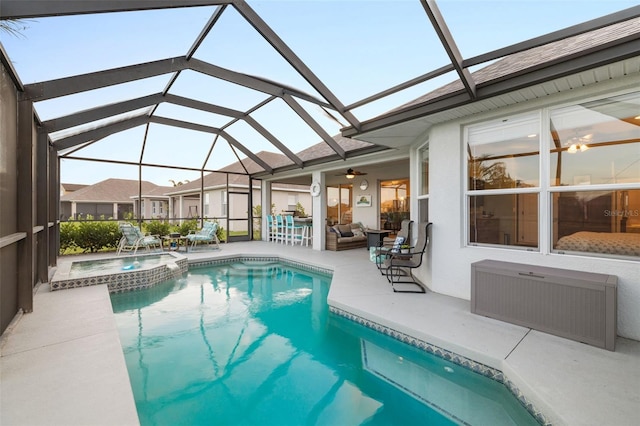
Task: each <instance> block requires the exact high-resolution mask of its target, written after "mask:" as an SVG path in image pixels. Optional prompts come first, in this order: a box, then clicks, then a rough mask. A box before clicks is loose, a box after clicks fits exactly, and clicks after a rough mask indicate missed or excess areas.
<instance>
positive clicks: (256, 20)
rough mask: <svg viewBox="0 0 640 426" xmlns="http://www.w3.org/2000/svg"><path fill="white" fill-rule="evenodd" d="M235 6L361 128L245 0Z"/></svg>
mask: <svg viewBox="0 0 640 426" xmlns="http://www.w3.org/2000/svg"><path fill="white" fill-rule="evenodd" d="M233 6H234V7H235V8H236V10H237V11H238V13H240V14H241V15H242V16H243V17H244V18H245V19H246V20H247V22H249V23H250V24H251V25H252V26H253V28H255V29H256V31H258V32H259V33H260V35H262V37H263V38H264V39H265V40H266V41H267V42H269V44H271V46H273V48H274V49H276V51H277V52H278V53H279V54H280V55H281V56H282V57H283V58H284V59H285V60H286V61H287V62H289V64H291V66H292V67H293V68H294V69H295V70H296V71H298V73H299V74H300V75H301V76H302V77H303V78H304V79H305V80H307V82H309V84H310V85H311V87H313V88H314V89H315V90H316V91H317V92H318V93H319V94H320V95H321V96H322V97H323V98H324V99H326V100H327V101H328V102H329V103H330V104H331V108H332V109H335V110H336V111H338V112H339V113H340V114H341V115H342V116H343V117H344V118H345V120H347V121H348V122H349V123H350V124H351V125H352V126H353V127H355V128H359V127H360V122H359V121H358V119H357V118H356V117H355V116H354V115H353V114H351V113H350V112H348V111H347V110H346V109H345V107H344V105H343V104H342V102H340V100H339V99H338V98H337V97H336V96H335V95H334V94H333V93H332V92H331V90H329V88H328V87H327V86H325V84H324V83H323V82H322V80H320V79H319V78H318V77H317V76H316V75H315V74H314V73H313V72H312V71H311V69H310V68H309V67H307V64H305V63H304V62H303V61H302V60H301V59H300V58H299V57H298V56H297V55H296V54H295V53H294V52H293V50H291V48H289V46H287V44H286V43H285V42H284V41H283V40H282V39H281V38H280V37H279V36H278V34H276V32H275V31H273V30H272V29H271V28H270V27H269V26H268V25H267V23H266V22H265V21H264V20H263V19H262V18H261V17H260V16H259V15H258V14H257V13H256V12H255V11H254V10H253V9H252V8H251V7H250V6H249V5H248V4H247V2H245V1H244V0H235V1H234V2H233Z"/></svg>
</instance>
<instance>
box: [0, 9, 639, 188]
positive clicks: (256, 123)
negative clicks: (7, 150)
mask: <svg viewBox="0 0 640 426" xmlns="http://www.w3.org/2000/svg"><path fill="white" fill-rule="evenodd" d="M252 3H253V2H252ZM300 3H301V2H300ZM346 3H349V2H346ZM351 3H353V2H351ZM451 3H452V2H446V1H442V2H438V3H436V1H435V0H415V1H414V2H401V3H384V5H385V6H384V7H383V8H380V7H379V4H377V3H373V6H372V7H367V6H365V5H364V4H362V3H360V4H362V9H361V11H362V16H359V15H355V16H351V17H350V18H349V17H347V18H348V20H349V23H350V24H351V25H350V26H349V27H347V26H344V27H342V28H340V27H336V26H332V25H331V22H327V21H323V22H321V24H322V25H325V26H326V30H325V32H326V34H327V43H328V44H327V45H326V49H327V50H329V51H330V52H329V54H326V55H324V56H323V55H320V59H317V58H314V54H312V53H311V48H310V49H304V47H302V49H303V50H302V51H300V48H299V49H298V53H296V52H295V51H294V49H293V48H291V47H290V44H292V43H294V44H295V45H296V46H302V43H299V42H298V40H297V39H296V38H295V37H294V36H292V35H291V34H295V31H298V32H299V34H300V38H304V37H303V35H302V34H304V33H305V32H309V33H313V36H312V37H319V35H320V34H322V33H323V32H322V31H320V32H314V28H312V27H310V26H307V27H305V26H304V25H305V23H307V24H308V22H309V21H308V20H309V19H310V18H309V17H304V16H299V15H296V13H297V12H296V10H297V9H296V7H302V5H298V4H297V3H296V2H289V3H288V4H287V3H283V4H281V5H280V7H282V9H279V10H286V11H290V12H291V15H290V16H288V17H286V19H284V20H283V21H280V20H278V19H277V18H275V17H274V16H275V15H274V14H273V13H272V12H273V11H274V6H273V4H272V5H269V4H268V3H267V4H259V3H256V5H255V6H256V8H255V9H254V7H252V6H250V5H249V3H248V2H246V1H244V0H227V1H220V0H218V1H208V0H181V1H179V2H176V1H167V0H128V1H123V0H111V1H89V2H79V1H58V0H47V1H38V0H31V1H21V0H3V1H2V2H0V17H1V18H2V19H25V20H27V22H29V25H30V26H32V27H34V28H35V27H37V26H39V25H41V24H48V23H49V22H51V25H52V26H51V27H48V26H45V29H44V31H45V32H44V33H43V34H44V35H43V34H38V35H37V36H36V37H34V38H33V39H30V38H29V37H30V36H29V34H28V33H27V34H25V37H24V39H23V40H17V41H16V40H14V39H13V38H10V37H8V36H3V40H4V41H3V46H4V45H5V44H10V46H8V47H10V48H5V47H3V50H5V49H6V50H7V52H6V53H4V52H3V53H4V55H5V56H7V57H8V58H9V60H14V59H16V58H17V59H16V63H15V64H12V63H7V64H6V65H7V66H10V67H11V68H15V69H16V75H17V76H18V78H20V79H22V78H24V77H23V75H26V76H27V80H26V83H24V84H22V82H20V87H21V88H22V92H21V94H20V100H23V101H33V102H34V105H35V109H36V112H37V113H38V115H39V116H40V119H41V126H40V128H39V132H42V133H45V134H47V135H48V138H49V141H50V144H51V146H53V147H54V148H55V149H56V150H57V151H58V153H59V155H60V156H61V158H64V159H76V160H90V161H94V162H108V163H111V164H121V165H127V166H136V167H145V168H146V167H149V168H173V169H176V170H184V171H192V172H199V173H203V172H214V171H219V170H221V169H222V168H224V166H226V165H228V164H229V163H230V162H232V161H240V162H246V161H247V159H250V160H251V161H252V162H254V163H256V164H257V165H259V169H260V171H259V172H255V171H254V172H252V173H250V172H249V168H248V167H245V168H244V172H245V173H246V174H250V175H252V176H253V177H262V176H266V175H271V174H274V173H277V172H280V171H288V170H294V169H302V168H306V167H309V166H312V165H317V164H323V163H327V162H335V161H336V160H351V159H354V158H356V157H358V156H361V155H364V154H368V153H371V152H378V151H384V150H388V149H394V148H399V147H402V146H406V145H409V144H412V143H414V142H415V141H416V140H417V139H418V138H419V137H420V136H421V135H422V134H424V129H425V125H426V126H427V127H428V125H429V124H430V122H428V121H424V119H423V120H422V121H421V122H419V125H417V126H412V125H411V120H415V119H418V118H421V117H425V116H433V115H435V114H439V113H442V112H443V111H450V110H452V109H455V108H459V107H461V106H464V105H468V104H470V103H473V102H477V101H481V100H484V99H488V98H490V97H493V96H497V95H500V94H504V93H507V92H510V91H512V90H516V89H518V88H521V87H525V86H527V85H531V84H542V83H544V82H547V81H551V80H554V79H557V78H559V77H562V76H567V75H569V74H572V73H577V72H580V71H581V70H583V69H585V68H587V67H590V66H591V67H592V66H594V65H596V64H600V65H606V64H611V63H614V62H616V61H620V60H622V59H625V58H629V57H631V56H637V52H638V51H639V50H640V48H639V43H640V31H637V30H636V31H635V32H633V31H630V32H628V33H625V34H624V36H622V37H620V38H618V39H614V40H604V41H602V42H598V43H596V44H594V45H592V46H589V47H588V48H585V49H583V50H578V51H574V52H571V54H570V55H569V57H567V58H560V59H559V58H549V59H548V60H547V61H548V62H543V61H542V60H541V62H537V63H533V64H531V65H530V66H528V67H524V68H523V67H520V68H517V67H515V68H513V69H511V70H506V71H504V70H503V72H502V73H501V74H500V76H499V78H497V79H493V80H492V79H490V78H487V76H486V75H482V74H474V70H477V69H479V68H480V67H485V68H488V66H490V65H491V64H493V63H495V61H496V60H500V59H501V58H508V57H514V55H518V54H522V53H523V52H524V53H526V52H534V50H535V49H537V48H540V47H541V46H542V47H543V48H544V46H548V45H550V44H552V43H555V42H558V41H562V40H566V39H569V38H571V37H578V36H580V35H583V34H588V33H589V32H592V31H596V30H598V29H600V28H603V27H607V26H610V25H616V24H619V23H622V24H624V23H625V22H629V20H630V19H634V18H637V17H638V16H640V6H633V7H630V8H627V9H624V10H618V9H615V7H616V6H617V4H618V3H617V2H612V7H613V8H614V9H612V13H609V14H607V15H605V16H592V17H591V19H589V20H588V21H586V22H581V23H577V24H574V25H570V26H568V27H561V28H559V29H557V30H555V31H552V32H550V33H547V34H545V35H541V36H535V37H533V38H526V39H522V40H518V39H517V38H516V39H515V40H512V39H511V38H510V36H509V35H508V34H503V37H502V38H500V40H501V42H502V41H506V42H507V43H506V44H507V45H506V46H504V45H502V46H498V47H496V48H493V49H491V50H490V51H483V52H480V53H477V54H468V55H463V54H462V49H461V47H460V45H459V42H458V41H457V39H456V33H455V31H453V30H452V29H451V28H450V25H449V23H448V20H447V19H445V16H447V11H448V10H453V9H450V7H452V6H451ZM356 4H357V3H356ZM475 4H476V5H478V4H479V3H478V2H476V3H475ZM620 4H623V3H620ZM368 6H371V5H368ZM589 6H590V4H589V3H586V4H581V6H580V7H581V8H583V9H588V8H589ZM441 7H442V10H441ZM325 9H326V10H328V11H330V12H332V13H334V14H336V15H334V18H335V19H338V15H339V14H340V13H341V9H340V6H339V2H331V3H325V4H324V6H322V5H321V8H320V9H317V10H325ZM369 9H373V11H371V10H369ZM258 10H261V11H262V12H261V13H258ZM300 10H302V9H300ZM345 10H346V9H345ZM385 10H386V11H387V12H388V13H387V14H384V13H383V12H385ZM616 10H618V11H616ZM372 12H373V13H375V14H376V15H366V13H372ZM482 12H483V13H487V12H491V11H485V10H482ZM450 13H453V12H450ZM491 13H494V12H491ZM379 15H380V16H379ZM263 16H264V17H263ZM371 16H379V18H380V19H379V20H378V21H377V22H371V20H370V17H371ZM327 17H331V14H330V13H329V14H328V15H327V16H323V17H322V18H327ZM98 18H99V19H100V20H98ZM365 18H369V20H368V21H367V19H365ZM448 18H449V19H451V20H452V21H456V24H457V20H458V18H459V17H458V16H455V15H449V16H448ZM547 18H548V19H552V18H553V14H551V15H550V16H547ZM384 19H399V20H403V19H405V20H406V23H407V25H408V26H414V27H415V28H413V30H415V33H414V36H415V38H413V39H409V38H407V37H406V36H404V37H405V38H404V39H401V40H399V42H401V43H403V44H406V45H411V50H412V51H413V52H414V53H415V55H416V56H417V57H418V58H417V59H415V60H416V61H418V64H417V65H416V66H415V67H409V66H407V68H410V69H412V70H413V69H421V70H422V71H421V72H420V73H418V74H417V75H416V74H414V75H411V76H409V78H407V79H406V80H402V81H397V78H398V77H397V76H396V75H387V76H385V77H386V78H383V79H381V80H380V81H376V82H375V84H373V83H372V82H371V80H370V79H369V78H368V77H369V76H367V75H366V70H358V69H357V68H354V67H353V66H352V64H351V63H350V62H349V55H354V57H355V55H356V53H355V52H347V54H345V53H344V52H343V51H342V50H344V49H343V48H342V46H334V45H331V44H330V43H331V40H335V39H334V38H332V37H329V33H331V34H334V33H335V32H336V31H338V30H342V31H344V33H345V34H344V35H340V36H339V37H338V39H342V40H343V41H344V43H345V46H352V44H350V43H351V40H349V37H358V35H359V34H360V35H361V36H362V37H367V34H368V33H365V28H366V27H367V26H368V27H371V26H374V25H378V26H379V25H380V24H381V23H384ZM519 19H521V20H523V19H527V17H524V16H520V17H519ZM149 21H150V22H152V25H151V26H150V27H145V26H143V25H142V22H149ZM270 21H271V22H273V24H270V23H269V22H270ZM362 21H364V22H362ZM283 22H284V23H283ZM469 24H470V25H475V26H476V30H478V31H480V30H482V27H483V25H485V24H484V23H483V22H480V20H471V21H470V22H469ZM92 25H94V27H91V26H92ZM120 25H121V27H120ZM283 25H290V26H291V27H293V28H294V31H293V32H289V31H285V28H286V29H288V28H289V27H283ZM101 26H104V27H107V28H106V29H107V30H111V32H112V33H113V35H112V37H113V39H109V36H106V35H105V34H109V32H108V31H105V32H103V31H102V29H103V28H102V27H101ZM238 26H243V27H246V28H245V29H246V30H247V32H248V33H250V34H249V35H248V36H247V37H249V38H247V39H245V38H236V37H238V36H236V35H231V36H230V37H227V34H228V33H227V31H229V28H235V27H238ZM505 26H506V22H505ZM275 27H278V28H279V31H276V29H275ZM48 28H51V29H54V28H64V32H65V34H64V37H59V38H60V40H64V41H66V42H68V45H58V44H56V45H54V46H52V45H51V44H48V43H47V38H46V31H47V29H48ZM217 29H219V31H216V30H217ZM94 32H95V35H94ZM279 32H285V33H286V34H287V36H286V37H287V38H286V39H285V37H284V36H280V35H279ZM300 32H301V33H300ZM378 32H380V31H378ZM67 33H68V34H67ZM123 33H126V36H125V37H124V39H123V38H122V34H123ZM348 34H351V35H348ZM52 36H53V34H52ZM57 36H60V34H57ZM462 36H463V35H461V38H464V37H462ZM514 36H515V37H518V36H517V35H514ZM87 37H88V38H93V37H95V48H96V49H101V48H102V49H109V50H105V51H103V52H101V53H100V52H99V54H101V55H102V57H104V60H98V59H95V61H91V60H90V58H94V57H95V52H87V51H80V50H77V49H76V48H75V47H74V46H75V45H76V44H79V43H80V41H81V40H84V39H85V38H87ZM189 37H191V39H190V40H191V41H189ZM225 37H227V38H231V39H232V40H230V41H229V40H225ZM243 37H244V36H243ZM382 37H383V38H391V37H393V34H383V35H382ZM18 39H20V37H18ZM141 39H142V40H146V42H147V43H146V44H139V41H140V40H141ZM109 40H112V43H110V42H109ZM123 40H124V42H123ZM127 40H128V41H127ZM316 41H317V40H316ZM227 42H229V43H227ZM129 43H130V45H129ZM245 43H246V44H255V45H256V46H261V47H262V48H263V49H264V50H267V51H269V54H271V55H273V56H270V57H269V58H268V59H267V56H264V57H263V56H255V55H254V52H253V51H249V50H244V49H240V50H239V47H241V46H245ZM372 43H375V40H372ZM366 45H367V43H362V46H366ZM145 46H146V48H145ZM180 46H185V47H184V48H182V49H183V50H182V52H180V49H181V47H180ZM313 46H314V48H315V49H317V48H318V46H319V44H317V43H316V44H314V45H313ZM488 46H490V45H489V44H488ZM163 48H164V49H163ZM361 48H362V47H361ZM369 48H370V51H369V55H374V56H375V55H378V57H377V58H376V61H378V62H379V61H381V60H383V61H384V60H385V58H386V57H387V56H389V58H390V59H389V60H393V58H392V56H391V55H392V53H393V52H391V51H387V50H384V51H377V50H376V49H375V48H371V47H369ZM25 49H28V50H25ZM52 50H53V52H52ZM147 50H149V51H147ZM399 50H400V49H399ZM467 51H471V50H470V49H467ZM123 52H127V53H128V54H127V55H123V54H122V53H123ZM163 52H168V53H167V54H164V53H163ZM52 53H53V55H52ZM302 53H304V54H305V56H306V57H307V58H310V60H307V61H305V60H303V59H302V56H300V55H301V54H302ZM404 53H406V51H403V54H404ZM85 54H86V58H87V60H85V59H84V56H83V55H85ZM159 55H163V56H159ZM247 55H248V56H249V58H247V57H246V56H247ZM29 56H30V57H31V58H33V57H36V58H38V60H39V62H40V64H41V67H40V68H39V69H37V70H36V69H33V67H31V68H29V69H27V68H24V69H21V64H22V63H24V62H25V60H24V59H23V58H26V57H29ZM333 56H335V59H336V62H334V63H331V64H328V67H329V68H332V69H334V71H335V70H338V71H339V72H338V73H337V74H336V75H338V77H334V76H333V74H331V77H328V79H329V80H331V83H327V82H325V79H323V78H320V77H319V75H318V74H316V73H315V72H314V71H313V70H312V68H314V67H315V66H317V67H318V68H321V69H323V70H324V69H325V68H324V67H323V66H322V65H327V64H326V62H327V58H328V57H329V58H331V57H333ZM427 56H432V58H430V60H429V61H426V60H421V59H424V58H425V57H427ZM132 57H134V58H140V60H139V62H134V63H131V62H130V61H131V59H130V58H132ZM231 57H233V58H236V60H235V61H234V60H230V59H229V58H231ZM237 58H244V60H240V59H237ZM274 58H275V59H274ZM111 59H113V60H112V61H111ZM411 60H414V58H404V59H403V61H409V62H410V61H411ZM127 61H129V62H127ZM309 61H311V62H313V63H314V67H312V66H310V65H308V64H307V62H309ZM434 61H435V62H434ZM94 62H95V63H94ZM111 63H113V64H114V65H113V66H109V64H111ZM263 63H264V65H265V66H264V67H262V65H261V64H263ZM374 63H375V62H374ZM434 63H436V64H438V65H435V66H434V65H431V64H434ZM272 64H275V65H272ZM272 66H274V67H277V68H278V69H279V70H281V71H282V72H277V73H276V72H272V69H271V68H270V67H272ZM404 66H405V65H404V64H399V69H401V68H402V67H404ZM426 66H431V67H432V68H426V69H425V67H426ZM95 67H100V68H99V69H94V68H95ZM350 67H351V69H350ZM369 67H370V71H371V72H373V71H374V69H373V68H372V67H371V65H369ZM353 70H355V71H353ZM424 71H426V72H424ZM409 72H413V71H409ZM323 73H325V74H326V73H327V71H323ZM398 75H400V76H402V74H401V73H398ZM272 76H278V78H284V79H283V80H276V79H275V77H272ZM281 76H286V77H281ZM340 77H341V78H342V80H346V83H345V84H346V85H353V86H358V85H361V87H359V88H358V89H359V90H356V91H352V92H347V91H345V90H343V89H342V85H341V84H342V81H341V80H335V78H340ZM359 79H361V80H363V81H362V82H360V81H358V80H359ZM381 81H382V82H383V83H384V84H386V86H383V87H381V88H380V84H381ZM331 86H337V87H339V88H340V91H341V92H343V93H344V94H336V93H337V92H336V91H335V89H334V90H332V89H331V88H330V87H331ZM441 87H450V88H451V90H448V91H441V92H438V91H437V90H436V89H438V88H441ZM370 89H374V91H373V92H371V91H369V92H367V91H368V90H370ZM376 89H379V90H376ZM353 93H363V94H364V93H366V94H365V96H364V97H361V98H360V99H348V98H349V97H352V96H354V95H353ZM425 93H428V95H424V94H425ZM402 96H404V98H403V97H402ZM402 103H404V104H405V105H404V106H403V107H400V108H396V106H397V105H400V104H402ZM374 105H375V106H376V107H372V106H374ZM369 107H372V108H369ZM488 107H490V106H488ZM367 108H369V109H367ZM376 108H378V109H376ZM387 111H389V112H387ZM446 118H447V117H444V118H443V119H446ZM283 123H285V126H284V127H286V130H287V131H283V130H282V128H283V126H282V124H283ZM401 124H407V125H405V126H401ZM388 126H394V127H389V128H390V129H393V130H392V131H391V132H387V133H384V134H383V137H377V138H376V137H367V133H368V132H369V134H371V132H374V131H379V132H384V129H385V128H387V127H388ZM340 132H342V134H340ZM344 136H347V137H356V138H357V137H361V138H363V139H366V140H368V142H364V141H357V140H353V139H349V138H345V137H344ZM262 151H271V152H277V153H280V154H281V156H280V157H278V158H276V159H275V160H273V159H272V160H271V161H266V160H265V159H264V158H263V157H261V156H260V152H262ZM270 158H273V157H270ZM337 167H339V166H337ZM344 168H345V169H346V167H344ZM252 170H254V168H252Z"/></svg>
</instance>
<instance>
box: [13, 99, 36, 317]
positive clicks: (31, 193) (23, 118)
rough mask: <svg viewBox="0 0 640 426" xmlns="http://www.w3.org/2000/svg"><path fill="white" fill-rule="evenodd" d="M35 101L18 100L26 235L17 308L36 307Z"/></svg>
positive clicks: (20, 216)
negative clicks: (34, 302)
mask: <svg viewBox="0 0 640 426" xmlns="http://www.w3.org/2000/svg"><path fill="white" fill-rule="evenodd" d="M35 138H36V135H35V130H34V113H33V102H30V101H22V102H18V144H17V152H16V154H17V158H18V167H17V169H18V170H19V173H18V182H17V183H18V184H17V192H18V194H20V196H19V197H18V201H17V205H16V209H17V211H18V212H19V214H18V231H19V232H24V233H26V235H27V236H26V238H25V239H23V240H21V241H20V242H19V243H18V308H20V309H22V310H23V312H32V311H33V286H34V284H35V282H36V281H35V278H36V242H35V237H34V234H33V229H34V226H35V215H36V208H35V205H36V199H35V194H36V186H35V170H34V167H35V163H36V161H35V143H36V140H35Z"/></svg>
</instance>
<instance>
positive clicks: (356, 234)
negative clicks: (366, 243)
mask: <svg viewBox="0 0 640 426" xmlns="http://www.w3.org/2000/svg"><path fill="white" fill-rule="evenodd" d="M353 236H354V237H364V232H362V229H359V228H356V229H354V230H353Z"/></svg>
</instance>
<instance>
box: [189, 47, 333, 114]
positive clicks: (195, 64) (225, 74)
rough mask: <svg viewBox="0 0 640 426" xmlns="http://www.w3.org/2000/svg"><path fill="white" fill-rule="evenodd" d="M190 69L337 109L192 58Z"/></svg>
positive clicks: (308, 96) (312, 98)
mask: <svg viewBox="0 0 640 426" xmlns="http://www.w3.org/2000/svg"><path fill="white" fill-rule="evenodd" d="M189 68H190V69H192V70H193V71H198V72H200V73H202V74H206V75H208V76H211V77H216V78H219V79H221V80H225V81H228V82H231V83H235V84H238V85H240V86H244V87H248V88H249V89H253V90H257V91H258V92H262V93H267V94H269V95H273V96H278V97H281V96H282V95H283V93H291V94H292V95H294V96H295V97H297V98H300V99H304V100H305V101H308V102H311V103H314V104H318V105H322V106H324V107H327V108H331V109H335V107H334V106H333V105H330V104H328V103H327V102H325V101H322V100H320V99H318V98H316V97H314V96H311V95H309V94H308V93H304V92H302V91H299V90H296V89H294V88H291V87H287V86H284V85H282V84H278V83H275V82H273V81H270V80H267V79H264V78H259V77H254V76H251V75H247V74H243V73H240V72H236V71H232V70H229V69H226V68H222V67H219V66H217V65H213V64H210V63H208V62H204V61H201V60H199V59H194V58H191V60H189Z"/></svg>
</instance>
